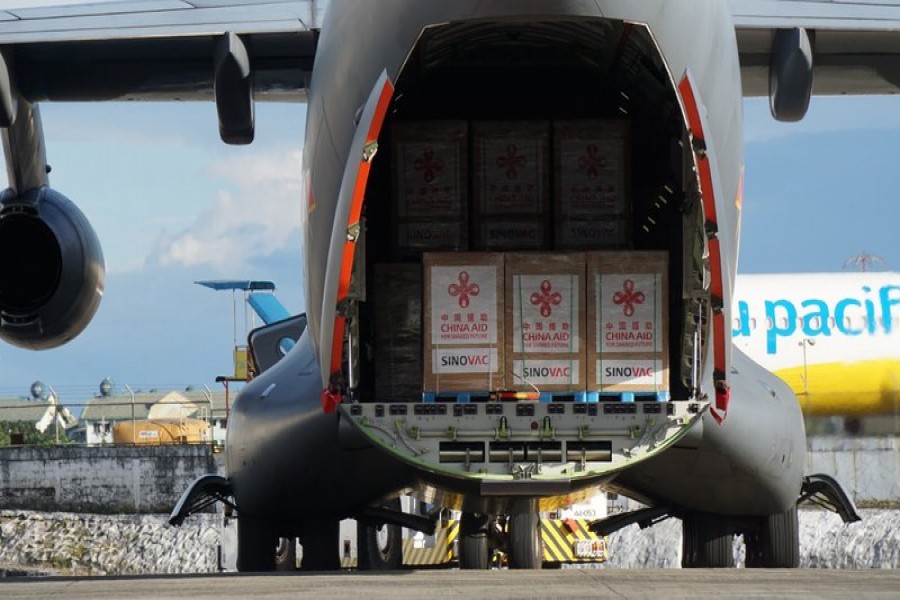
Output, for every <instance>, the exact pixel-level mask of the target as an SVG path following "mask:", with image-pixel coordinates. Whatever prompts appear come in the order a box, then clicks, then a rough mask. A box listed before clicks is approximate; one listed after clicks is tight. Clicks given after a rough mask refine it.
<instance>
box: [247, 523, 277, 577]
mask: <svg viewBox="0 0 900 600" xmlns="http://www.w3.org/2000/svg"><path fill="white" fill-rule="evenodd" d="M277 543H278V536H277V535H275V529H274V528H273V527H272V524H271V523H270V522H269V521H268V520H266V519H257V518H253V517H251V516H249V515H238V540H237V546H238V552H237V570H238V571H239V572H241V573H251V572H252V573H255V572H265V571H274V570H275V546H276V545H277Z"/></svg>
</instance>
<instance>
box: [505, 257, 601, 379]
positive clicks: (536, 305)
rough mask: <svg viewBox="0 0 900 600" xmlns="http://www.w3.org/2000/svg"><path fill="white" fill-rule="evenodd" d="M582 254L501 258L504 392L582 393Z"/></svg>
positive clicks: (584, 374)
mask: <svg viewBox="0 0 900 600" xmlns="http://www.w3.org/2000/svg"><path fill="white" fill-rule="evenodd" d="M584 280H585V255H584V254H581V253H571V254H549V255H547V254H507V255H506V298H505V304H506V323H507V324H508V326H507V338H506V349H505V350H506V389H508V390H520V391H534V390H538V391H541V392H544V391H558V390H564V391H570V392H576V391H584V390H585V383H586V381H587V371H586V368H585V366H586V365H585V359H586V354H585V341H586V337H587V336H586V318H585V287H584Z"/></svg>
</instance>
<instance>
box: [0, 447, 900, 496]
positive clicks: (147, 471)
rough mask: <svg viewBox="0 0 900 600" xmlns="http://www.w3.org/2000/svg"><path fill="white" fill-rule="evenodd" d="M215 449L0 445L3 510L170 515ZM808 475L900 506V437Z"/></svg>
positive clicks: (820, 455)
mask: <svg viewBox="0 0 900 600" xmlns="http://www.w3.org/2000/svg"><path fill="white" fill-rule="evenodd" d="M221 456H222V455H221V454H214V453H213V452H212V449H211V447H209V446H158V447H137V448H135V447H118V448H117V447H91V448H84V447H62V448H0V509H6V510H38V511H69V512H88V513H101V514H104V513H106V514H130V513H168V512H170V511H171V510H172V508H173V507H174V506H175V503H176V502H177V501H178V498H179V497H180V495H181V493H182V492H183V491H184V490H185V489H186V488H187V486H188V485H189V484H190V482H191V481H193V480H194V479H195V478H197V477H199V476H200V475H204V474H206V473H216V472H220V470H221V469H220V468H219V467H218V465H217V457H221ZM806 471H807V473H826V474H828V475H832V476H834V477H836V478H837V480H838V481H840V482H841V484H843V485H844V487H845V488H846V489H847V491H848V493H849V494H850V496H851V498H853V500H854V501H855V502H856V503H857V504H858V505H860V506H900V438H894V437H884V438H843V437H815V438H811V439H810V442H809V452H808V454H807V469H806Z"/></svg>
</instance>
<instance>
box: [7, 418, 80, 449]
mask: <svg viewBox="0 0 900 600" xmlns="http://www.w3.org/2000/svg"><path fill="white" fill-rule="evenodd" d="M14 433H21V434H23V436H24V442H25V445H26V446H56V445H57V444H56V431H55V429H54V428H53V426H52V425H51V426H50V427H48V428H47V432H46V433H41V432H40V431H38V430H37V429H35V427H34V423H31V422H29V421H3V422H0V446H9V445H10V444H11V441H12V434H14ZM59 433H60V435H59V443H60V444H70V443H72V442H70V441H69V439H68V438H67V437H66V436H65V434H64V433H63V432H62V431H60V432H59Z"/></svg>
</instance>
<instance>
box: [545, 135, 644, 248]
mask: <svg viewBox="0 0 900 600" xmlns="http://www.w3.org/2000/svg"><path fill="white" fill-rule="evenodd" d="M629 128H630V123H629V122H628V121H625V120H596V119H594V120H578V121H557V122H555V123H554V124H553V174H554V194H553V198H554V214H555V221H556V224H557V225H556V231H555V235H556V247H557V248H565V249H568V248H612V247H618V248H624V247H627V245H628V243H629V242H630V240H629V239H628V238H629V237H630V230H629V227H630V208H631V204H630V202H629V193H628V192H629V190H628V172H629V154H630V149H629ZM579 224H581V225H580V226H579Z"/></svg>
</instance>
